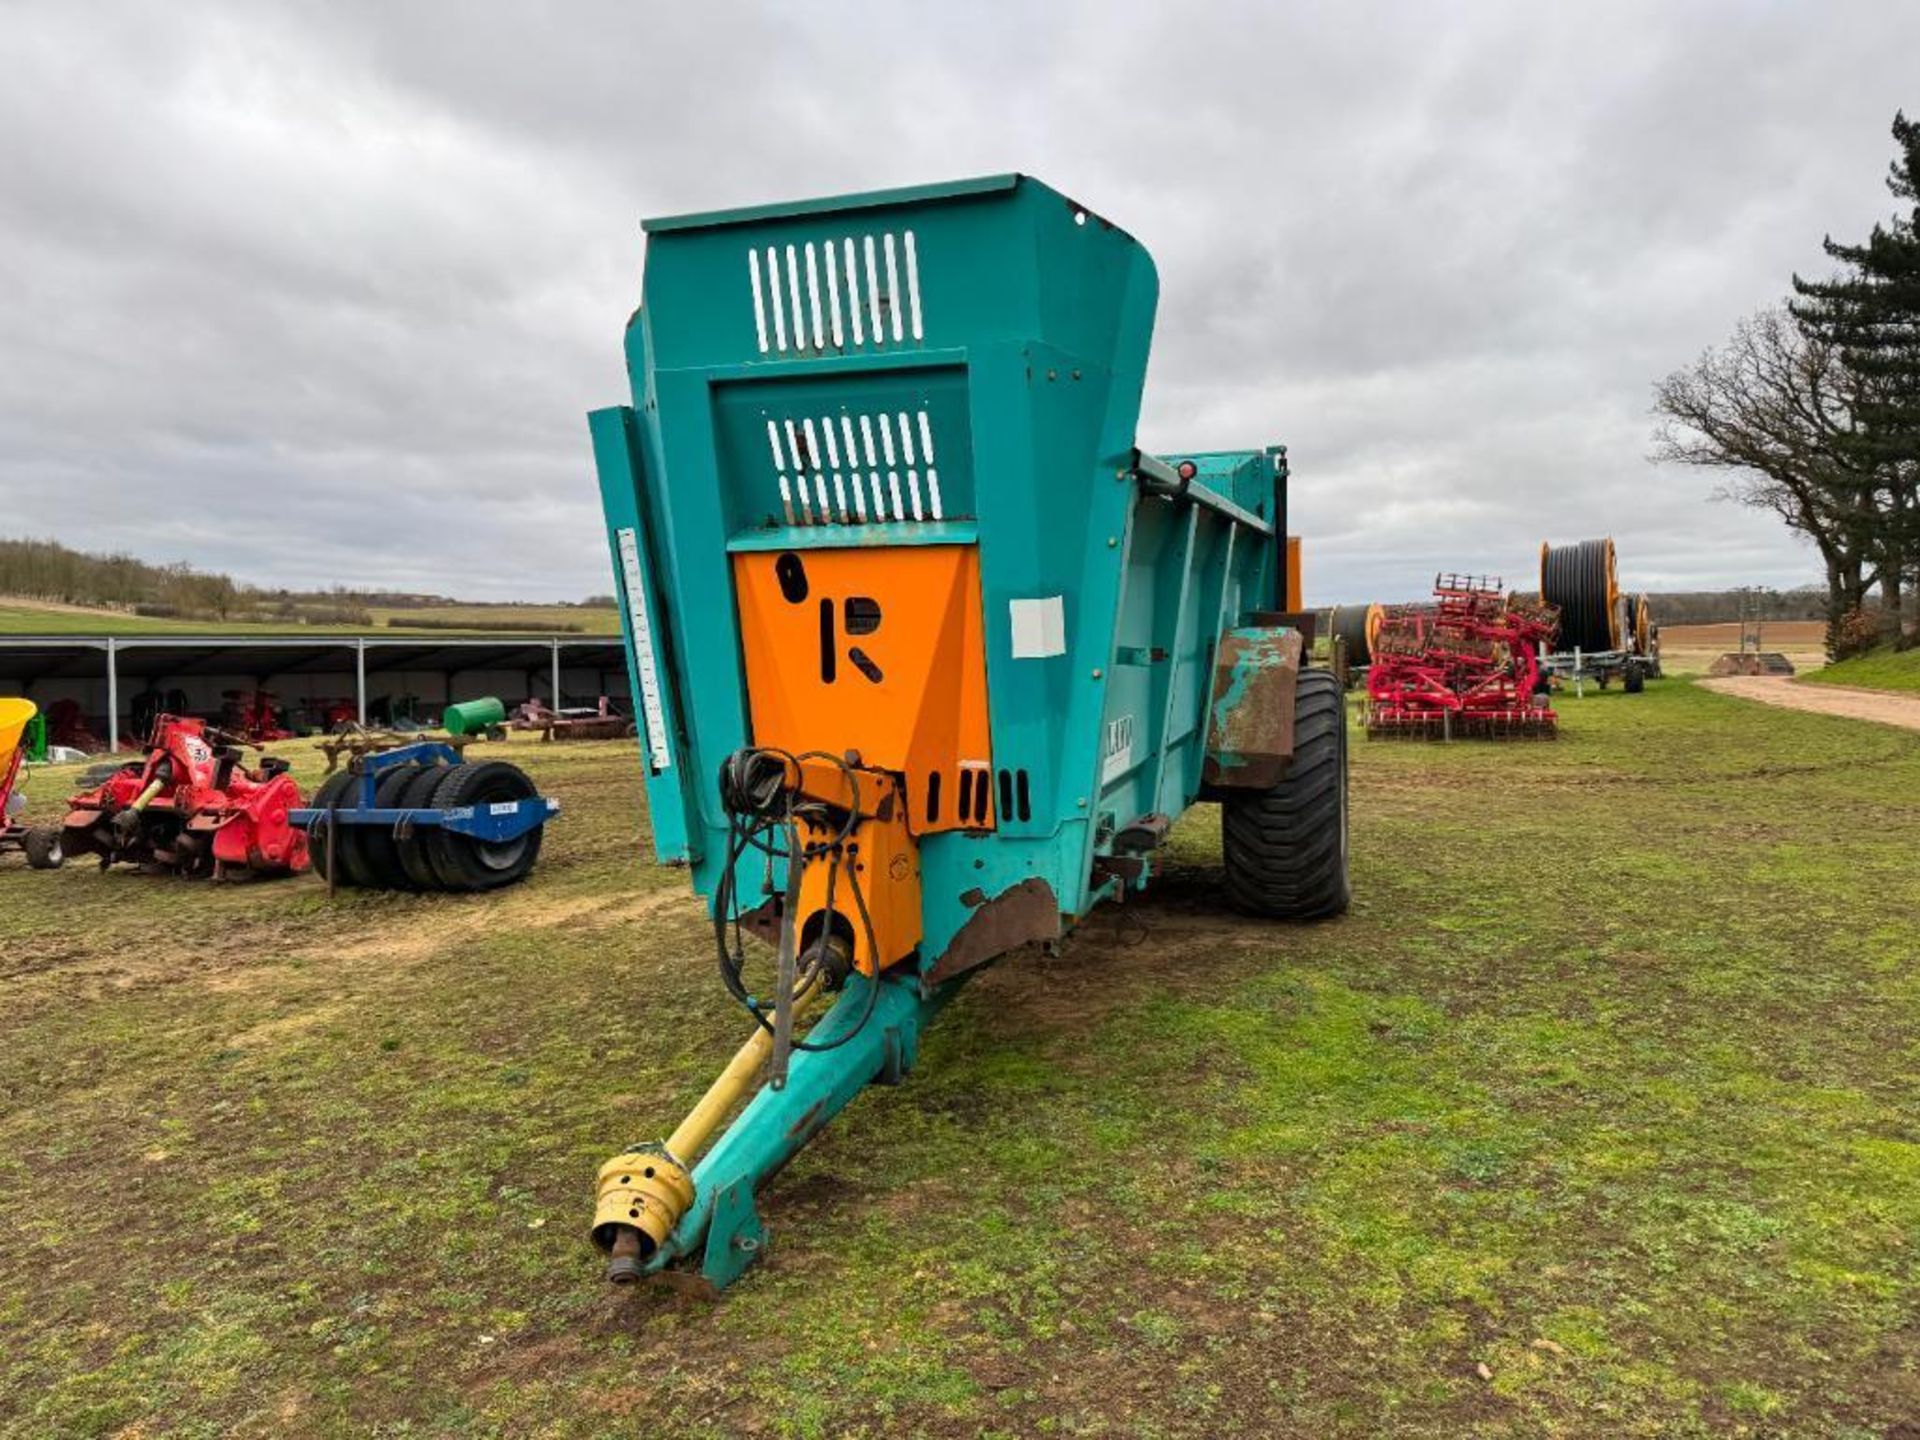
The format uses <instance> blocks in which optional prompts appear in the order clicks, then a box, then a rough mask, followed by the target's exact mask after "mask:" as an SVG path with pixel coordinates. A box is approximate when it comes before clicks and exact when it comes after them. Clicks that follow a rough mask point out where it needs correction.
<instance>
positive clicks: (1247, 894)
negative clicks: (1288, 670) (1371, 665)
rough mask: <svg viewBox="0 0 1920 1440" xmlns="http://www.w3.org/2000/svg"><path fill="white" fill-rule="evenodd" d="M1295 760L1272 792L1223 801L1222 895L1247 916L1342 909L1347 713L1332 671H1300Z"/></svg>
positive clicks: (1346, 897)
mask: <svg viewBox="0 0 1920 1440" xmlns="http://www.w3.org/2000/svg"><path fill="white" fill-rule="evenodd" d="M1293 726H1294V728H1293V761H1292V763H1291V764H1290V765H1288V766H1287V769H1286V773H1285V774H1284V775H1283V776H1282V777H1281V779H1280V783H1279V784H1277V785H1275V786H1274V787H1273V788H1272V789H1270V790H1264V791H1253V792H1246V793H1242V794H1238V795H1233V796H1230V797H1229V798H1228V799H1227V800H1226V801H1225V803H1224V804H1223V805H1222V806H1221V846H1222V850H1223V852H1224V855H1225V859H1226V889H1227V897H1228V899H1229V900H1231V901H1232V902H1233V904H1234V906H1235V907H1236V908H1237V909H1240V910H1243V911H1246V912H1247V913H1248V914H1252V915H1261V916H1266V917H1268V918H1270V919H1278V920H1317V919H1321V918H1323V917H1325V916H1330V915H1339V914H1343V913H1344V912H1345V911H1346V909H1347V906H1348V904H1349V903H1350V901H1351V899H1352V889H1351V884H1350V881H1349V877H1348V872H1347V858H1348V848H1347V711H1346V703H1345V701H1344V699H1343V698H1342V696H1341V693H1340V684H1339V681H1338V680H1336V679H1335V678H1334V676H1333V673H1332V672H1331V671H1327V670H1302V671H1301V672H1300V676H1299V681H1298V684H1297V685H1296V687H1295V691H1294V722H1293Z"/></svg>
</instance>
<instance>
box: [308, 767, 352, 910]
mask: <svg viewBox="0 0 1920 1440" xmlns="http://www.w3.org/2000/svg"><path fill="white" fill-rule="evenodd" d="M352 779H353V777H352V776H351V775H349V774H347V773H346V772H345V771H344V770H343V771H341V772H340V773H339V774H338V775H329V776H328V777H327V778H326V779H325V780H322V781H321V782H320V788H319V789H318V790H316V791H314V792H313V802H312V803H313V808H314V809H315V810H325V809H327V808H328V807H329V806H331V805H334V804H336V803H337V802H338V800H339V798H340V792H341V791H343V790H345V789H346V788H347V785H348V783H349V782H350V781H351V780H352ZM340 828H341V829H342V830H343V831H344V830H345V829H346V828H347V827H346V826H345V825H342V826H341V827H340ZM332 843H333V836H332V835H331V834H329V833H328V827H327V825H326V822H325V821H322V822H321V823H320V824H318V825H315V826H314V827H313V828H312V829H311V830H309V831H307V860H308V861H309V862H310V863H311V864H312V866H313V873H314V874H316V875H318V876H319V877H320V878H321V879H322V880H324V879H326V878H327V846H329V845H331V844H332ZM333 878H334V880H335V881H336V882H339V881H346V882H347V883H348V884H352V883H353V882H352V879H351V878H350V877H349V876H348V874H347V870H346V865H345V862H344V861H343V862H342V863H341V866H340V868H339V870H338V872H337V873H336V874H335V875H334V877H333Z"/></svg>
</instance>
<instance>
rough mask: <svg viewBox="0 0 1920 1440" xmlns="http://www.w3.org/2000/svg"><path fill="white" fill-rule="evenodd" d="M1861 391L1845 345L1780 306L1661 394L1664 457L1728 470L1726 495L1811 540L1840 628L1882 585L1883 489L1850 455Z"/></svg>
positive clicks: (1662, 387) (1658, 442) (1665, 384)
mask: <svg viewBox="0 0 1920 1440" xmlns="http://www.w3.org/2000/svg"><path fill="white" fill-rule="evenodd" d="M1855 383H1856V382H1855V380H1854V378H1853V376H1852V375H1851V374H1850V372H1849V371H1848V370H1847V369H1846V367H1845V366H1844V365H1843V364H1842V363H1841V360H1840V355H1839V352H1838V350H1837V349H1836V347H1834V346H1833V345H1831V344H1828V343H1827V342H1825V341H1823V340H1820V339H1817V338H1813V337H1810V336H1808V335H1807V334H1805V333H1804V332H1803V331H1802V330H1801V328H1800V327H1799V326H1798V325H1797V324H1795V323H1794V320H1793V318H1792V317H1791V316H1790V315H1788V314H1787V313H1786V312H1785V311H1784V310H1779V309H1773V310H1763V311H1761V312H1760V313H1759V314H1757V315H1754V316H1752V317H1750V318H1748V319H1746V320H1743V321H1741V322H1740V324H1739V326H1738V327H1737V328H1736V329H1735V330H1734V333H1733V336H1732V338H1731V339H1729V340H1728V341H1727V343H1726V344H1725V345H1723V346H1721V347H1720V348H1719V349H1717V350H1709V351H1707V352H1706V353H1705V354H1703V355H1702V356H1701V357H1700V358H1699V359H1698V360H1696V361H1695V362H1694V363H1693V364H1692V365H1690V366H1689V367H1687V368H1686V369H1684V370H1676V371H1675V372H1674V373H1673V374H1671V375H1669V376H1668V377H1667V378H1666V379H1664V380H1662V381H1661V382H1660V383H1659V384H1658V385H1657V386H1655V387H1654V411H1655V413H1656V414H1657V415H1659V416H1660V417H1661V423H1660V426H1659V428H1658V430H1657V431H1656V432H1655V436H1654V458H1655V459H1657V460H1665V461H1671V462H1674V463H1676V464H1681V465H1698V466H1704V467H1706V468H1708V469H1714V470H1723V471H1726V472H1727V473H1728V479H1727V482H1726V484H1725V485H1724V486H1723V487H1722V488H1721V490H1720V492H1719V493H1720V495H1721V497H1722V498H1726V499H1731V500H1735V501H1737V502H1739V503H1740V504H1742V505H1751V506H1753V507H1755V508H1756V509H1762V510H1771V511H1773V512H1774V513H1775V514H1776V515H1778V516H1779V517H1780V518H1781V519H1782V520H1784V521H1785V522H1786V523H1787V524H1788V525H1789V526H1790V527H1791V528H1793V529H1794V530H1796V531H1798V532H1799V533H1801V534H1802V535H1805V536H1806V537H1807V538H1808V540H1810V541H1811V542H1812V543H1813V546H1814V548H1815V549H1816V550H1818V551H1819V553H1820V558H1821V561H1822V562H1823V563H1824V565H1825V567H1826V572H1827V604H1828V612H1829V614H1828V618H1829V621H1830V622H1836V621H1838V620H1839V618H1840V617H1841V616H1842V615H1844V614H1846V613H1847V612H1848V611H1850V610H1853V609H1857V608H1859V606H1860V605H1861V603H1862V602H1863V600H1864V599H1865V597H1866V593H1867V590H1868V588H1869V587H1870V586H1871V585H1873V584H1875V583H1876V582H1878V581H1879V580H1880V579H1881V573H1880V571H1879V569H1878V568H1877V559H1878V555H1877V550H1878V547H1879V545H1880V543H1881V539H1882V532H1883V528H1884V527H1883V525H1882V519H1883V516H1882V511H1881V504H1880V502H1881V500H1882V498H1883V496H1882V493H1881V492H1882V490H1883V488H1884V487H1883V486H1882V484H1881V483H1880V482H1881V477H1879V476H1878V475H1877V474H1876V473H1875V471H1874V470H1872V469H1870V468H1863V467H1862V465H1861V464H1860V462H1858V461H1857V460H1855V459H1852V458H1850V457H1851V456H1854V455H1857V454H1858V453H1859V451H1858V447H1856V446H1853V445H1851V444H1850V443H1849V441H1850V440H1851V439H1852V438H1853V437H1854V436H1855V434H1856V433H1857V422H1856V420H1855V413H1854V405H1853V398H1854V397H1853V387H1854V385H1855ZM1898 584H1899V580H1898V577H1897V574H1896V578H1895V580H1894V585H1895V587H1897V586H1898ZM1896 593H1897V588H1896ZM1893 623H1895V624H1897V623H1898V620H1897V612H1896V617H1895V619H1894V622H1893Z"/></svg>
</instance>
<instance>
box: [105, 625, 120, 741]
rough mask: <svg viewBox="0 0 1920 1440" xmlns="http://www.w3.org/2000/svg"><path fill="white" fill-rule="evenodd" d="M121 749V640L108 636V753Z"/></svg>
mask: <svg viewBox="0 0 1920 1440" xmlns="http://www.w3.org/2000/svg"><path fill="white" fill-rule="evenodd" d="M119 749H120V659H119V642H118V641H117V640H115V639H114V638H113V636H111V635H109V636H108V637H107V753H108V754H109V755H111V754H114V753H115V752H116V751H118V750H119Z"/></svg>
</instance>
